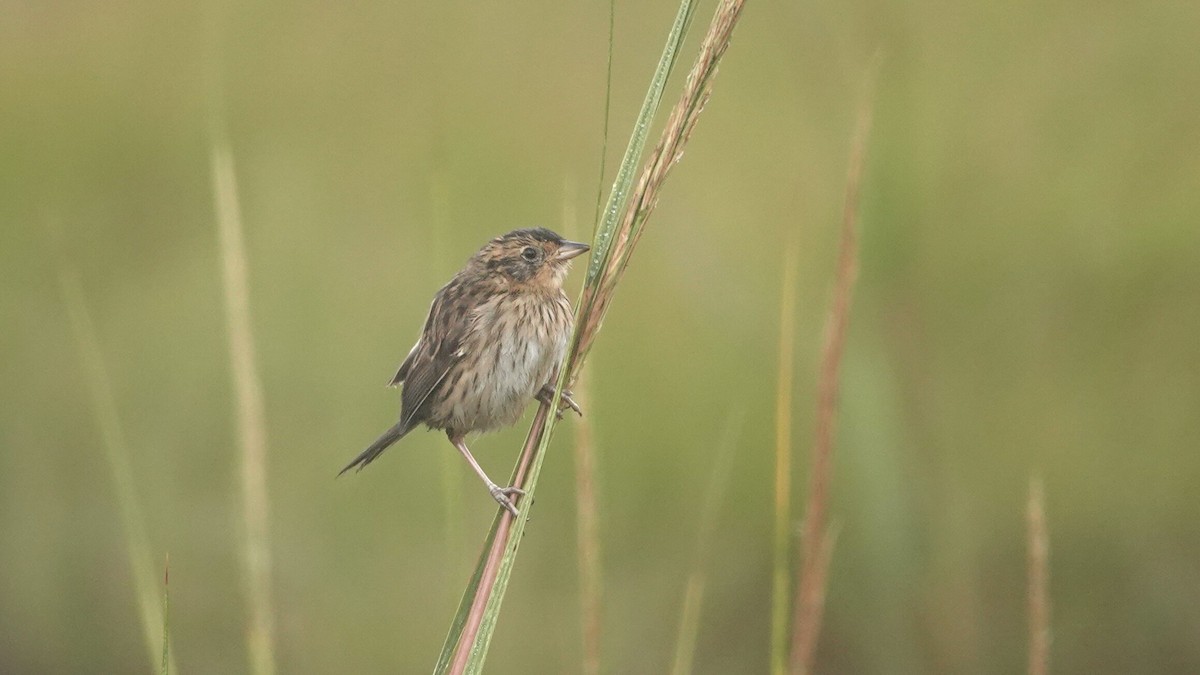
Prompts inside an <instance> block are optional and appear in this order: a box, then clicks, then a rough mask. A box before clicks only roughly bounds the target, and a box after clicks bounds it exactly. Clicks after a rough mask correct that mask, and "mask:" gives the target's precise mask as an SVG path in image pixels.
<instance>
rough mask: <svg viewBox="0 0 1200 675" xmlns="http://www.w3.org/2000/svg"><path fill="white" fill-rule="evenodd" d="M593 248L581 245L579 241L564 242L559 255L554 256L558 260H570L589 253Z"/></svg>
mask: <svg viewBox="0 0 1200 675" xmlns="http://www.w3.org/2000/svg"><path fill="white" fill-rule="evenodd" d="M590 248H591V246H588V245H587V244H581V243H579V242H577V241H564V242H563V243H562V244H561V245H559V247H558V253H556V254H555V255H554V257H555V259H557V260H570V259H571V258H574V257H575V256H577V255H582V254H584V253H587V252H588V250H589V249H590Z"/></svg>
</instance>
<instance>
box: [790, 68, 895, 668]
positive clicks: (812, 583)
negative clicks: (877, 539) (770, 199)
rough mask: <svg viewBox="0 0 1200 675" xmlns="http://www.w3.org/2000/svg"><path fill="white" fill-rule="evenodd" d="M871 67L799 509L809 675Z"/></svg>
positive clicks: (796, 653)
mask: <svg viewBox="0 0 1200 675" xmlns="http://www.w3.org/2000/svg"><path fill="white" fill-rule="evenodd" d="M877 64H878V59H876V62H875V64H873V65H872V67H871V69H870V71H869V75H868V78H867V84H866V88H865V90H866V93H865V95H864V97H863V102H862V104H861V105H860V106H859V110H858V123H857V125H856V127H855V132H854V141H853V144H852V146H851V150H850V162H849V168H848V170H847V177H846V196H845V202H844V206H843V211H842V231H841V241H840V242H839V254H838V263H837V271H836V280H835V282H834V295H833V306H832V307H831V308H830V312H829V319H828V322H827V323H826V327H825V343H824V347H823V349H822V355H821V366H820V375H819V379H818V382H817V422H816V424H817V429H816V439H815V441H814V443H813V450H812V457H811V466H810V468H809V482H808V497H807V500H806V505H805V510H804V525H803V530H802V535H801V540H800V551H801V563H800V565H801V566H800V578H799V584H798V588H797V591H796V601H795V610H794V616H793V625H792V630H793V633H792V655H791V671H792V672H793V673H810V672H812V667H813V663H814V660H815V657H816V650H817V639H818V637H819V636H820V631H821V617H822V610H823V608H824V597H825V587H826V584H827V578H828V569H829V565H828V562H827V559H828V557H829V556H831V555H832V550H826V549H827V547H832V545H833V544H832V542H833V540H832V538H831V537H829V536H828V519H829V515H828V512H829V492H830V485H831V483H832V481H833V445H834V436H835V431H836V429H837V411H838V393H839V387H840V377H839V373H840V370H841V364H842V354H843V353H844V351H845V348H846V333H847V328H848V327H849V325H850V305H851V301H852V300H853V297H854V282H855V281H856V279H857V277H858V205H859V193H860V188H861V185H862V175H863V164H864V161H865V158H866V151H867V139H868V138H869V136H870V131H871V114H872V110H873V96H874V72H875V68H876V67H877Z"/></svg>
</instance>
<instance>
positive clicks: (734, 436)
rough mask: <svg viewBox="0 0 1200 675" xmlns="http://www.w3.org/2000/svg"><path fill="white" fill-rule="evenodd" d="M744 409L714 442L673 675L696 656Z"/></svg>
mask: <svg viewBox="0 0 1200 675" xmlns="http://www.w3.org/2000/svg"><path fill="white" fill-rule="evenodd" d="M745 418H746V411H745V409H738V410H736V411H734V412H733V413H731V414H730V415H729V420H728V422H726V424H725V431H724V433H722V434H721V440H720V441H719V442H718V443H717V452H716V458H715V459H714V461H713V467H712V474H711V475H710V476H709V479H708V489H706V490H705V491H704V503H703V505H702V506H701V507H700V525H699V526H698V527H697V528H696V551H695V554H694V555H693V565H692V571H691V573H690V574H689V575H688V580H687V586H686V587H685V590H684V595H683V609H682V611H681V612H680V616H679V633H678V635H677V636H676V640H675V661H674V664H673V665H672V667H671V672H672V673H673V674H674V675H685V674H686V673H690V672H692V662H693V660H694V658H695V654H696V641H697V637H698V636H699V634H700V615H701V610H702V608H703V605H704V590H705V587H706V586H707V574H705V569H706V568H707V567H708V560H709V557H710V556H711V554H712V546H713V538H714V537H713V532H714V531H715V530H716V527H717V514H718V513H719V512H720V509H721V506H722V505H723V504H724V502H725V491H726V488H728V486H729V477H730V475H731V474H732V473H733V458H734V450H736V449H737V445H738V438H739V437H740V436H741V431H742V426H743V424H744V422H745Z"/></svg>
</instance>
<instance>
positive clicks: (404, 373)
mask: <svg viewBox="0 0 1200 675" xmlns="http://www.w3.org/2000/svg"><path fill="white" fill-rule="evenodd" d="M440 297H441V293H439V294H438V295H437V296H436V297H434V299H433V302H431V303H429V314H428V315H426V317H425V327H424V328H422V329H421V337H420V338H418V339H417V344H415V345H413V346H412V349H410V350H408V356H406V357H404V363H401V364H400V367H399V368H398V369H397V370H396V374H395V375H393V376H392V379H391V381H390V382H388V384H387V386H389V387H397V386H400V383H401V382H403V381H404V380H405V378H407V377H408V370H409V368H412V363H413V359H414V358H415V357H416V355H417V353H418V352H420V351H421V345H422V344H423V343H424V341H425V335H426V334H427V333H429V326H430V324H432V323H433V309H434V307H435V306H436V305H437V302H438V298H440Z"/></svg>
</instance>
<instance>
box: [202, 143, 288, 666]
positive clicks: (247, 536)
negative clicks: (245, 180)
mask: <svg viewBox="0 0 1200 675" xmlns="http://www.w3.org/2000/svg"><path fill="white" fill-rule="evenodd" d="M212 176H213V201H214V203H215V207H216V215H217V235H218V243H219V247H220V253H221V281H222V287H223V290H224V294H223V295H224V299H225V318H226V328H227V331H226V335H227V338H228V341H229V360H230V370H231V372H232V375H233V384H234V394H235V398H236V408H235V412H236V413H237V423H238V424H237V426H238V445H239V446H240V453H239V454H240V455H241V495H242V522H241V523H240V524H241V527H242V533H241V534H242V537H241V540H240V543H241V557H242V577H243V584H244V586H245V592H246V598H247V602H248V605H249V610H250V625H249V627H248V629H247V631H246V641H247V644H246V648H247V651H248V653H249V657H250V672H252V673H254V675H272V674H273V673H274V672H275V647H274V645H275V638H274V636H275V618H274V615H273V614H272V609H271V608H272V603H271V539H270V512H269V506H270V503H269V500H268V494H267V424H266V412H265V410H264V404H263V393H262V380H261V378H260V377H259V374H258V366H257V359H256V357H255V349H254V336H253V334H252V331H251V329H250V316H251V314H250V289H249V286H250V284H249V281H248V278H247V277H248V276H249V271H248V263H247V260H246V245H245V235H244V234H243V228H242V216H241V206H240V205H239V203H238V195H237V177H236V175H235V173H234V165H233V154H232V152H231V151H230V149H229V146H228V144H227V143H225V142H224V141H218V142H216V143H214V144H213V148H212Z"/></svg>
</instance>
